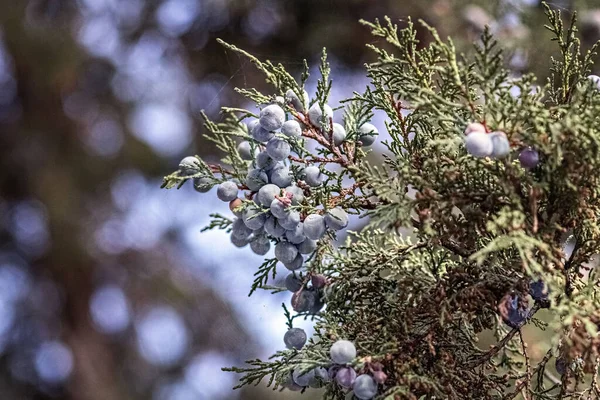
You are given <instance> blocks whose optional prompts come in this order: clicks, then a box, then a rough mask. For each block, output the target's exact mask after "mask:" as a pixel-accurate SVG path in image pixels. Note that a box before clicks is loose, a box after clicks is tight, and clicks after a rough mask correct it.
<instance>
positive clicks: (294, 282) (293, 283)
mask: <svg viewBox="0 0 600 400" xmlns="http://www.w3.org/2000/svg"><path fill="white" fill-rule="evenodd" d="M302 286H303V285H302V279H300V277H299V276H298V275H296V274H295V273H294V272H290V273H289V274H288V276H286V277H285V288H286V289H287V290H289V291H290V292H292V293H296V292H297V291H298V290H300V289H302Z"/></svg>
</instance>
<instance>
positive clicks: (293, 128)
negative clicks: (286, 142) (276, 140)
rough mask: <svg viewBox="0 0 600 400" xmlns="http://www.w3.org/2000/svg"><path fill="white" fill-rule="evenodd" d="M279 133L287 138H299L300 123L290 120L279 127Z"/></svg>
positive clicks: (300, 133) (300, 132)
mask: <svg viewBox="0 0 600 400" xmlns="http://www.w3.org/2000/svg"><path fill="white" fill-rule="evenodd" d="M281 133H283V134H284V135H285V136H287V137H294V138H299V137H300V136H302V126H300V122H298V121H296V120H295V119H290V120H288V121H285V122H284V124H283V126H282V127H281Z"/></svg>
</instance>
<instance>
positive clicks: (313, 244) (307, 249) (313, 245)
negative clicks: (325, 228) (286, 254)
mask: <svg viewBox="0 0 600 400" xmlns="http://www.w3.org/2000/svg"><path fill="white" fill-rule="evenodd" d="M316 249H317V241H316V240H312V239H306V240H305V241H304V242H302V243H300V244H299V245H298V252H299V253H300V254H311V253H312V252H313V251H315V250H316Z"/></svg>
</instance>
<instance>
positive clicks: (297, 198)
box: [285, 185, 304, 205]
mask: <svg viewBox="0 0 600 400" xmlns="http://www.w3.org/2000/svg"><path fill="white" fill-rule="evenodd" d="M285 191H286V192H287V193H288V194H289V195H290V196H291V199H292V204H294V205H295V204H300V203H302V202H303V201H304V191H303V190H302V189H301V188H299V187H298V186H294V185H292V186H288V187H286V188H285Z"/></svg>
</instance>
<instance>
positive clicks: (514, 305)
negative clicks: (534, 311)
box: [498, 294, 528, 328]
mask: <svg viewBox="0 0 600 400" xmlns="http://www.w3.org/2000/svg"><path fill="white" fill-rule="evenodd" d="M498 308H499V310H500V314H501V316H502V319H503V320H504V322H505V323H506V325H508V326H510V327H511V328H517V327H519V326H521V325H522V324H523V323H524V322H525V320H526V319H527V316H528V312H527V305H526V304H525V303H524V302H522V301H521V299H520V297H519V296H518V295H515V294H513V295H506V296H504V298H503V299H502V301H501V302H500V305H499V307H498Z"/></svg>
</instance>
